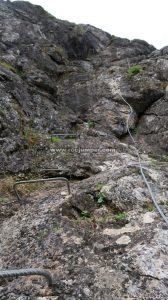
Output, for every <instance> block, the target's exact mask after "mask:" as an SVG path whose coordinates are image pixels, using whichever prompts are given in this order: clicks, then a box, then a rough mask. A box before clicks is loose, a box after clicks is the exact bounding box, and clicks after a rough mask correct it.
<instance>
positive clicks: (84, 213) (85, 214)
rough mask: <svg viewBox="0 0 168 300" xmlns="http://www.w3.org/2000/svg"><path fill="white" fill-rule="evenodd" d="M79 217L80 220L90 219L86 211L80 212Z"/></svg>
mask: <svg viewBox="0 0 168 300" xmlns="http://www.w3.org/2000/svg"><path fill="white" fill-rule="evenodd" d="M80 216H81V218H82V219H86V218H90V212H89V211H88V210H82V211H81V213H80Z"/></svg>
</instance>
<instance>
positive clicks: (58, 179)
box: [13, 177, 71, 202]
mask: <svg viewBox="0 0 168 300" xmlns="http://www.w3.org/2000/svg"><path fill="white" fill-rule="evenodd" d="M45 181H46V182H48V181H65V182H66V184H67V189H68V194H69V195H70V193H71V190H70V183H69V180H68V179H67V178H64V177H55V178H43V179H32V180H22V181H17V182H15V183H14V185H13V189H14V192H15V195H16V197H17V198H18V200H19V201H20V202H22V199H21V198H20V196H19V194H18V191H17V189H16V187H17V186H18V185H21V184H27V183H28V184H31V183H35V182H45Z"/></svg>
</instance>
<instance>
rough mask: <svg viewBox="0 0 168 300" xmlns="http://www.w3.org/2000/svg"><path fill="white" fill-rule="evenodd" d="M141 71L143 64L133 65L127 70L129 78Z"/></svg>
mask: <svg viewBox="0 0 168 300" xmlns="http://www.w3.org/2000/svg"><path fill="white" fill-rule="evenodd" d="M140 71H141V66H140V65H133V66H132V67H130V68H129V69H128V70H127V78H128V79H131V78H132V77H133V76H135V75H136V74H138V73H139V72H140Z"/></svg>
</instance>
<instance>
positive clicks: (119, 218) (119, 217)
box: [114, 212, 127, 221]
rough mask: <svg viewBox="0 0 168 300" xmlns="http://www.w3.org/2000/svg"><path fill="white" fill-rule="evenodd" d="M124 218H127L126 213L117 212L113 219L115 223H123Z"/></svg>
mask: <svg viewBox="0 0 168 300" xmlns="http://www.w3.org/2000/svg"><path fill="white" fill-rule="evenodd" d="M126 218H127V213H126V212H119V213H117V214H116V215H115V217H114V219H115V221H125V220H126Z"/></svg>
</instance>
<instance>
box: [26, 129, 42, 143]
mask: <svg viewBox="0 0 168 300" xmlns="http://www.w3.org/2000/svg"><path fill="white" fill-rule="evenodd" d="M23 137H24V139H25V141H26V142H27V143H28V144H29V145H35V144H37V143H38V142H39V141H40V139H41V136H40V134H39V133H37V132H35V131H33V130H32V129H30V128H25V129H24V132H23Z"/></svg>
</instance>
